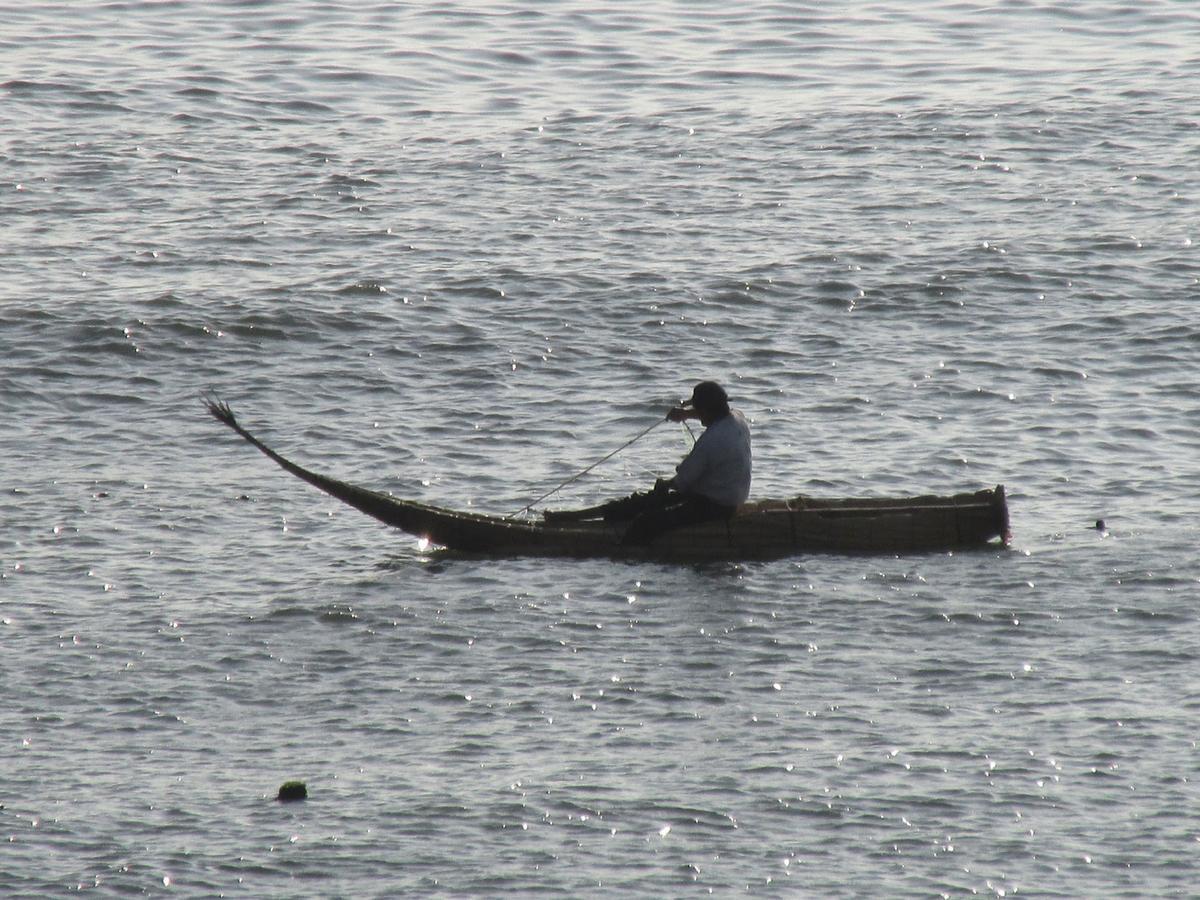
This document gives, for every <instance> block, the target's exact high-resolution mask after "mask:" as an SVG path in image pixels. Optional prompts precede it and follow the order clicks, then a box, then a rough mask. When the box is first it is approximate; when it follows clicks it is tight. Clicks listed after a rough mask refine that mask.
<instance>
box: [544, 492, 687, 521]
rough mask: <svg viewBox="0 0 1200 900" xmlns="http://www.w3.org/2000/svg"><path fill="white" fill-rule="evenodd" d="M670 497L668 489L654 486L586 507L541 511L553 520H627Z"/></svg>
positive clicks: (657, 505)
mask: <svg viewBox="0 0 1200 900" xmlns="http://www.w3.org/2000/svg"><path fill="white" fill-rule="evenodd" d="M670 497H671V493H670V491H668V490H666V489H660V488H657V487H656V488H655V489H654V490H651V491H636V492H634V493H632V494H630V495H629V496H628V497H620V498H618V499H616V500H609V501H608V502H607V503H601V504H600V505H599V506H589V507H588V508H587V509H564V510H559V511H557V512H556V511H554V510H547V511H546V512H544V513H542V516H543V517H544V518H545V520H546V521H547V522H549V523H551V524H553V523H555V522H582V521H585V520H587V519H603V520H604V521H605V522H628V521H629V520H630V519H634V518H636V517H637V516H639V515H641V514H642V513H644V512H646V511H647V510H651V509H654V508H655V507H659V506H662V505H663V504H664V503H666V502H668V500H669V498H670Z"/></svg>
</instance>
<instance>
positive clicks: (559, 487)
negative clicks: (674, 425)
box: [504, 419, 667, 519]
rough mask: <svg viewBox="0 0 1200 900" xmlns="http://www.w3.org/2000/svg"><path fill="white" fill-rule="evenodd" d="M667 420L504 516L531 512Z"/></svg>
mask: <svg viewBox="0 0 1200 900" xmlns="http://www.w3.org/2000/svg"><path fill="white" fill-rule="evenodd" d="M665 421H667V420H666V419H659V420H658V421H657V422H655V423H654V424H653V425H651V426H650V427H649V428H646V429H644V430H642V431H640V432H638V433H637V434H635V435H634V436H633V437H631V438H630V439H629V440H627V441H626V442H625V443H623V444H622V445H621V446H620V447H618V448H617V449H616V450H614V451H613V452H612V453H609V454H608V455H607V456H603V457H601V458H600V459H598V460H596V461H595V462H594V463H592V464H591V465H590V466H588V467H587V468H586V469H584V470H583V471H582V472H577V473H576V474H574V475H572V476H571V477H570V478H568V479H567V480H566V481H564V482H563V483H562V484H560V485H557V486H556V487H553V488H551V489H550V490H548V491H546V493H544V494H542V496H540V497H538V498H537V499H536V500H534V501H533V502H532V503H530V504H528V505H526V506H522V507H521V508H520V509H518V510H517V511H516V512H515V513H512V514H511V515H507V516H505V517H504V518H506V519H515V518H516V517H517V516H519V515H521V514H522V513H527V512H529V511H530V510H531V509H533V508H534V507H535V506H537V505H538V504H539V503H541V502H542V501H543V500H545V499H546V498H547V497H549V496H550V495H551V494H557V493H558V492H559V491H561V490H562V489H563V488H565V487H566V486H567V485H568V484H571V483H573V482H576V481H578V480H579V479H580V478H582V477H583V476H584V475H586V474H587V473H588V472H590V471H592V469H594V468H596V466H598V465H600V463H602V462H607V461H608V460H610V459H612V458H613V457H614V456H616V455H617V454H618V453H620V452H621V451H622V450H624V449H625V448H626V447H629V446H630V445H632V444H633V443H635V442H637V441H640V440H641V439H642V438H644V437H645V436H646V435H648V434H649V433H650V432H652V431H653V430H654V429H655V428H657V427H658V426H659V425H661V424H662V423H663V422H665Z"/></svg>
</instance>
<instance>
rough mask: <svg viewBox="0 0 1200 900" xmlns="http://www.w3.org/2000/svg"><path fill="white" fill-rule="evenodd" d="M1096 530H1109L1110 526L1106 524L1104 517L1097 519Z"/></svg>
mask: <svg viewBox="0 0 1200 900" xmlns="http://www.w3.org/2000/svg"><path fill="white" fill-rule="evenodd" d="M1096 530H1097V531H1108V526H1107V525H1105V524H1104V520H1103V519H1097V520H1096Z"/></svg>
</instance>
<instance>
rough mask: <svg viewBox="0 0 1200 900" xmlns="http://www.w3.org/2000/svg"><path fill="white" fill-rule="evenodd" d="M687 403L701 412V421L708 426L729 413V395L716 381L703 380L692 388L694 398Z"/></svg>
mask: <svg viewBox="0 0 1200 900" xmlns="http://www.w3.org/2000/svg"><path fill="white" fill-rule="evenodd" d="M687 405H688V406H691V407H692V408H693V409H695V410H696V412H698V413H699V414H700V422H701V424H703V425H704V426H705V427H706V428H707V427H708V426H709V424H711V423H712V422H715V421H717V419H720V418H723V417H724V416H727V415H729V396H728V395H727V394H726V393H725V389H724V388H723V387H721V386H720V385H719V384H717V383H716V382H715V381H701V382H700V383H699V384H697V385H696V386H695V387H694V388H692V399H691V400H689V401H688V402H687Z"/></svg>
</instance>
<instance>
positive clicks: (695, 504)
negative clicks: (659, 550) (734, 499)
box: [621, 494, 734, 547]
mask: <svg viewBox="0 0 1200 900" xmlns="http://www.w3.org/2000/svg"><path fill="white" fill-rule="evenodd" d="M671 496H672V500H671V502H669V503H667V504H666V505H663V506H659V507H657V508H652V509H647V510H646V511H645V512H643V513H642V514H641V515H639V516H638V517H637V518H636V519H634V520H633V522H632V524H630V526H629V529H628V530H627V531H626V532H625V535H624V537H622V538H621V543H622V544H623V545H625V546H630V547H644V546H646V545H648V544H650V543H651V542H652V541H653V540H654V539H655V538H656V537H658V536H659V535H660V534H662V533H663V532H665V531H670V530H671V529H672V528H682V527H683V526H685V525H698V524H700V523H701V522H711V521H713V520H714V519H728V518H729V517H730V516H732V515H733V512H734V510H733V508H732V507H729V506H722V505H721V504H720V503H714V502H713V501H711V500H709V499H708V498H707V497H698V496H695V495H691V496H689V495H687V494H672V495H671Z"/></svg>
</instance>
